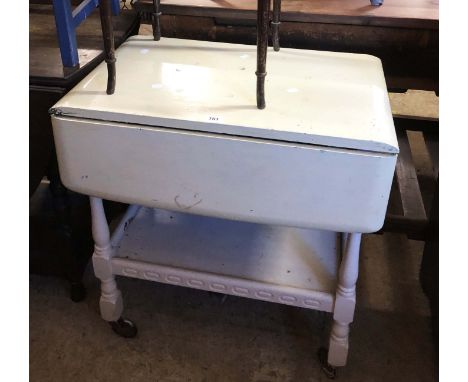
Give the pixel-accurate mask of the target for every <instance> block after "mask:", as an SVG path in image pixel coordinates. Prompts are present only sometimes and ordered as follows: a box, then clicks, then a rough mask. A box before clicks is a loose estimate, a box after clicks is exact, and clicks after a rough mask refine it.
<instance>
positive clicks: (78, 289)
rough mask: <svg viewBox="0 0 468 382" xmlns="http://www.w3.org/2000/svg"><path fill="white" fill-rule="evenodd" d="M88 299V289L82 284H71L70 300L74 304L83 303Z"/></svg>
mask: <svg viewBox="0 0 468 382" xmlns="http://www.w3.org/2000/svg"><path fill="white" fill-rule="evenodd" d="M85 297H86V288H85V287H84V285H83V283H81V282H74V283H70V298H71V300H72V301H73V302H81V301H83V300H84V299H85Z"/></svg>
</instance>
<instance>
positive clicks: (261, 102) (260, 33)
mask: <svg viewBox="0 0 468 382" xmlns="http://www.w3.org/2000/svg"><path fill="white" fill-rule="evenodd" d="M269 17H270V0H258V5H257V71H256V72H255V74H256V75H257V108H259V109H265V77H266V59H267V49H268V19H269Z"/></svg>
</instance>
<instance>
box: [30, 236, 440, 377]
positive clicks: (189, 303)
mask: <svg viewBox="0 0 468 382" xmlns="http://www.w3.org/2000/svg"><path fill="white" fill-rule="evenodd" d="M421 253H422V243H420V242H416V241H410V240H407V239H406V238H405V237H404V236H403V235H398V234H385V235H383V236H378V235H366V236H365V237H364V239H363V245H362V255H361V262H360V278H359V282H358V290H357V295H358V300H357V301H358V302H357V309H356V316H355V322H354V324H353V325H352V330H351V336H350V340H351V345H350V353H349V359H348V366H346V367H345V368H342V369H340V370H339V375H338V377H339V380H341V381H433V380H435V366H434V362H435V361H434V360H435V358H434V351H433V345H432V342H431V331H430V316H429V309H428V306H427V301H426V299H425V296H424V295H423V294H422V292H421V289H420V287H419V283H418V270H419V265H420V261H421ZM85 283H86V286H87V288H88V296H87V298H86V300H85V301H84V302H82V303H73V302H71V301H70V299H69V297H68V295H67V288H66V283H65V282H63V281H61V280H58V279H54V278H47V277H41V276H31V278H30V376H31V381H61V382H62V381H165V382H166V381H167V382H169V381H171V382H172V381H174V382H175V381H200V382H201V381H257V382H261V381H325V380H327V379H326V377H325V376H324V375H323V374H322V372H321V370H320V365H319V362H318V360H317V357H316V352H317V349H318V348H319V346H320V345H323V344H326V338H327V334H328V330H329V325H328V322H329V318H330V316H329V315H328V314H324V313H317V312H314V311H309V310H306V309H299V308H293V307H288V306H283V305H276V304H271V303H266V302H260V301H253V300H248V299H244V298H238V297H231V296H229V297H227V299H225V300H224V301H222V299H221V298H219V297H218V295H212V294H209V293H206V292H203V291H196V290H189V289H184V288H181V287H176V286H168V285H162V284H156V283H151V282H148V281H142V280H133V279H126V278H119V279H118V283H119V286H120V288H121V290H122V293H123V297H124V303H125V316H127V317H128V318H131V319H132V320H134V321H135V322H136V323H137V325H138V329H139V333H138V337H137V338H135V339H123V338H120V337H118V336H116V335H115V334H114V333H113V332H112V331H111V329H110V327H109V326H108V325H107V324H106V323H105V322H104V321H102V320H101V319H100V316H99V306H98V301H99V284H98V282H97V280H96V279H95V278H94V276H93V274H92V269H91V267H90V268H89V269H88V271H87V273H86V276H85Z"/></svg>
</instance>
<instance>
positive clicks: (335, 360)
mask: <svg viewBox="0 0 468 382" xmlns="http://www.w3.org/2000/svg"><path fill="white" fill-rule="evenodd" d="M360 244H361V234H360V233H351V234H348V235H347V240H346V245H345V248H344V253H343V258H342V260H341V265H340V271H339V274H338V285H337V288H336V298H335V308H334V311H333V325H332V330H331V334H330V345H329V349H328V363H329V364H330V365H331V366H333V367H336V366H344V365H345V364H346V359H347V357H348V346H349V324H350V323H351V322H353V318H354V308H355V306H356V281H357V278H358V270H359V247H360Z"/></svg>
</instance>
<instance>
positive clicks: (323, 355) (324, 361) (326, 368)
mask: <svg viewBox="0 0 468 382" xmlns="http://www.w3.org/2000/svg"><path fill="white" fill-rule="evenodd" d="M318 358H319V361H320V365H321V366H322V371H323V372H324V373H325V375H326V376H327V377H328V378H329V379H335V378H336V368H334V367H333V366H332V365H330V364H329V363H328V349H326V348H320V349H319V351H318Z"/></svg>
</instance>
